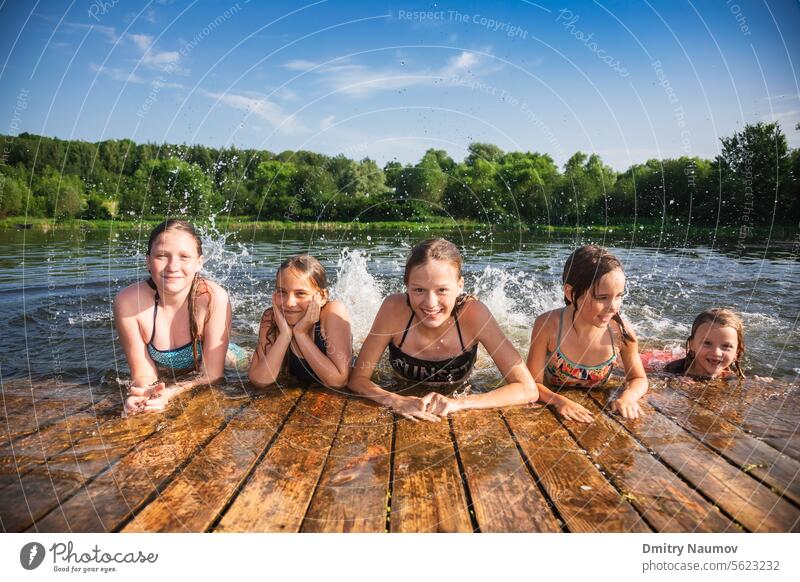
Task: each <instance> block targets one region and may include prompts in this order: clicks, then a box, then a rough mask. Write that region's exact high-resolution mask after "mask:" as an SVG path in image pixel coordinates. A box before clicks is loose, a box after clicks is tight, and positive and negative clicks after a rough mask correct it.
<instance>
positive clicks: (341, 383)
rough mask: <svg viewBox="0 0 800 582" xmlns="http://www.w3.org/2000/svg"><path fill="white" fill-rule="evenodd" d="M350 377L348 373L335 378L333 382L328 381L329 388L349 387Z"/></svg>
mask: <svg viewBox="0 0 800 582" xmlns="http://www.w3.org/2000/svg"><path fill="white" fill-rule="evenodd" d="M349 382H350V377H349V376H348V375H347V374H344V375H341V376H338V377H336V378H333V380H332V381H331V382H328V383H327V386H328V388H348V387H349Z"/></svg>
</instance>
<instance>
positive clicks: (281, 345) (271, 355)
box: [248, 334, 292, 385]
mask: <svg viewBox="0 0 800 582" xmlns="http://www.w3.org/2000/svg"><path fill="white" fill-rule="evenodd" d="M291 341H292V338H291V337H289V336H288V335H283V334H278V337H276V338H275V343H273V344H272V346H271V347H270V350H269V352H268V353H267V354H265V353H264V351H263V348H260V347H259V348H258V349H257V350H256V353H255V354H253V361H252V363H251V364H250V370H249V371H248V377H249V378H250V382H252V383H253V384H261V385H269V384H274V383H275V380H276V379H277V378H278V375H279V374H280V373H281V368H282V367H283V360H284V359H285V358H286V351H287V350H288V349H289V344H290V343H291Z"/></svg>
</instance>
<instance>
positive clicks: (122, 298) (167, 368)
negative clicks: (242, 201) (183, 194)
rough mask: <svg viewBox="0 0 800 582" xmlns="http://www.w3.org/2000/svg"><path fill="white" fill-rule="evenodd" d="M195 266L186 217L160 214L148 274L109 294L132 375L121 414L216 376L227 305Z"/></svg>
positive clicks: (197, 259)
mask: <svg viewBox="0 0 800 582" xmlns="http://www.w3.org/2000/svg"><path fill="white" fill-rule="evenodd" d="M202 266H203V249H202V244H201V241H200V237H199V236H198V235H197V232H195V230H194V228H193V227H192V225H191V224H189V223H188V222H184V221H182V220H167V221H165V222H162V223H161V224H159V225H158V226H156V227H155V228H154V229H153V231H152V232H151V233H150V239H149V241H148V243H147V270H148V271H149V272H150V278H149V279H147V280H146V281H140V282H138V283H134V284H133V285H130V286H128V287H126V288H125V289H123V290H122V291H120V292H119V294H118V295H117V297H116V299H115V300H114V321H115V324H116V327H117V332H118V334H119V339H120V342H121V343H122V347H123V349H124V351H125V356H126V358H127V360H128V366H129V367H130V370H131V379H132V384H131V386H130V388H129V389H128V395H127V398H126V399H125V403H124V414H136V413H139V412H151V411H160V410H163V409H164V407H165V406H166V404H167V403H168V402H169V400H170V399H171V398H172V397H173V396H175V395H176V394H178V393H180V392H183V391H185V390H188V389H190V388H193V387H195V386H199V385H208V384H214V383H216V382H218V381H220V380H221V379H222V378H223V376H224V366H225V358H226V354H227V351H228V334H229V330H230V321H231V307H230V302H229V301H228V294H227V293H226V292H225V290H224V289H223V288H222V287H220V286H219V285H218V284H216V283H214V282H213V281H210V280H208V279H206V278H204V277H201V276H200V269H201V268H202ZM236 347H237V348H238V346H236ZM164 380H168V381H171V384H170V385H169V386H166V384H165V382H164Z"/></svg>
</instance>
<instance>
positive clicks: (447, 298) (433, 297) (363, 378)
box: [349, 239, 538, 421]
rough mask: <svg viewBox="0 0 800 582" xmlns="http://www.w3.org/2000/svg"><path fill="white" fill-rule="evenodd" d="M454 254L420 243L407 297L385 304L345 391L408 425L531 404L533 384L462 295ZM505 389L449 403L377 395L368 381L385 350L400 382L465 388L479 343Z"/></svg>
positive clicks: (445, 245)
mask: <svg viewBox="0 0 800 582" xmlns="http://www.w3.org/2000/svg"><path fill="white" fill-rule="evenodd" d="M461 264H462V260H461V254H460V253H459V252H458V249H457V248H456V246H455V245H454V244H453V243H451V242H449V241H446V240H444V239H430V240H426V241H424V242H422V243H420V244H418V245H417V246H415V247H414V248H413V249H412V250H411V254H410V255H409V257H408V261H407V262H406V269H405V274H404V277H403V280H404V282H405V284H406V289H407V292H406V293H397V294H394V295H390V296H389V297H387V298H386V299H385V300H384V302H383V305H381V308H380V310H379V311H378V314H377V315H376V316H375V321H374V322H373V324H372V329H371V330H370V332H369V335H368V336H367V339H366V340H365V341H364V345H363V346H362V347H361V352H360V353H359V356H358V360H357V361H356V364H355V369H354V370H353V372H352V374H351V376H350V384H349V386H350V389H351V390H352V391H353V392H356V393H358V394H361V395H362V396H366V397H367V398H370V399H371V400H374V401H376V402H378V403H380V404H383V405H385V406H389V407H390V408H391V409H392V410H393V411H394V412H396V413H397V414H400V415H401V416H403V417H405V418H409V419H412V420H417V419H423V420H431V421H438V420H440V418H439V417H440V416H447V415H448V414H449V413H451V412H455V411H457V410H463V409H467V408H493V407H496V406H509V405H512V404H524V403H526V402H531V401H535V400H536V399H537V398H538V391H537V388H536V384H535V383H534V382H533V379H532V378H531V375H530V372H528V369H527V368H526V367H525V363H524V362H523V361H522V358H521V357H520V355H519V353H518V352H517V350H516V349H515V348H514V346H513V345H512V344H511V342H510V341H508V339H507V338H506V337H505V335H503V332H502V330H501V329H500V326H499V325H498V324H497V322H496V321H495V319H494V317H492V314H491V313H489V310H488V309H487V308H486V306H485V305H484V304H483V303H481V302H480V301H478V300H477V299H476V298H474V297H470V296H468V295H464V294H463V293H462V291H463V288H464V278H463V277H462V276H461ZM479 343H480V344H483V347H484V348H486V351H487V352H489V355H490V356H491V357H492V359H493V360H494V363H495V364H496V365H497V367H498V368H499V370H500V373H501V374H502V375H503V377H504V378H505V380H506V382H508V384H506V385H505V386H502V387H500V388H497V389H495V390H492V391H491V392H487V393H484V394H475V395H471V396H464V397H461V398H457V399H456V398H448V397H446V396H443V395H442V394H439V393H437V392H430V393H429V394H427V395H425V396H423V397H421V398H418V397H414V396H403V395H400V394H394V393H392V392H389V391H387V390H384V389H383V388H381V387H380V386H378V385H377V384H375V383H374V382H372V380H371V377H372V374H373V372H374V371H375V367H376V365H377V363H378V360H380V358H381V355H382V354H383V352H384V351H385V350H386V348H387V347H388V348H389V363H390V364H391V366H392V369H393V370H394V372H395V373H396V374H397V375H398V376H400V377H401V378H403V379H405V380H410V381H412V382H417V383H421V384H442V383H447V384H452V383H458V382H463V381H465V380H466V379H467V378H468V377H469V375H470V373H471V372H472V366H473V364H474V363H475V358H476V356H477V351H478V344H479Z"/></svg>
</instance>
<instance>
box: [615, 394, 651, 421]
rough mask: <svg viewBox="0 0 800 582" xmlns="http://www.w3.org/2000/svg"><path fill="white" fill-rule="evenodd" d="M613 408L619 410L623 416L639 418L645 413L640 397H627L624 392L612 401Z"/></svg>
mask: <svg viewBox="0 0 800 582" xmlns="http://www.w3.org/2000/svg"><path fill="white" fill-rule="evenodd" d="M611 410H613V411H615V412H619V413H620V414H621V415H622V418H639V416H640V415H642V414H643V412H642V408H641V406H639V401H638V399H632V398H630V397H626V396H625V395H624V394H623V395H622V396H620V397H619V398H617V399H616V400H615V401H614V402H612V403H611Z"/></svg>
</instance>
